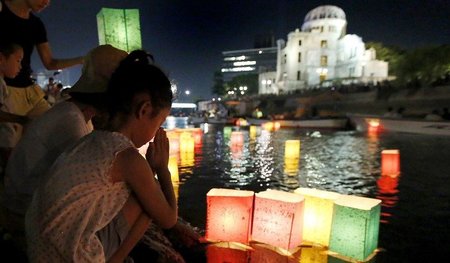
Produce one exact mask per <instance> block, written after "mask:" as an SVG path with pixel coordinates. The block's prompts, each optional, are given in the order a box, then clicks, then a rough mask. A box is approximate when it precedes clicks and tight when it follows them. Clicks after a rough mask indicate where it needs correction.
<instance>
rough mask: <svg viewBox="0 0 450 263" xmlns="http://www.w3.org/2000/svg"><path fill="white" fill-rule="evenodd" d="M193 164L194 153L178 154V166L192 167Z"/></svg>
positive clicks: (184, 152)
mask: <svg viewBox="0 0 450 263" xmlns="http://www.w3.org/2000/svg"><path fill="white" fill-rule="evenodd" d="M194 164H195V152H191V151H183V152H180V166H181V167H193V166H194Z"/></svg>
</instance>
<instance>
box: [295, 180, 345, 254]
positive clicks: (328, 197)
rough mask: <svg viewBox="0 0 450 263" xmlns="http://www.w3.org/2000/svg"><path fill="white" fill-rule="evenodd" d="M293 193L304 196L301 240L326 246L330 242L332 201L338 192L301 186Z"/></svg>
mask: <svg viewBox="0 0 450 263" xmlns="http://www.w3.org/2000/svg"><path fill="white" fill-rule="evenodd" d="M294 193H296V194H300V195H302V196H303V197H304V198H305V211H304V213H303V215H304V216H303V240H304V241H309V242H312V243H315V244H320V245H322V246H326V247H327V246H328V245H329V243H330V232H331V223H332V219H333V206H334V201H335V200H336V199H337V198H339V197H340V194H339V193H335V192H329V191H324V190H318V189H312V188H303V187H301V188H298V189H296V190H295V191H294Z"/></svg>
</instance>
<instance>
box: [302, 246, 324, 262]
mask: <svg viewBox="0 0 450 263" xmlns="http://www.w3.org/2000/svg"><path fill="white" fill-rule="evenodd" d="M297 262H301V263H327V262H328V263H331V261H328V254H327V250H326V249H325V248H321V247H314V246H312V247H302V251H301V254H300V261H297Z"/></svg>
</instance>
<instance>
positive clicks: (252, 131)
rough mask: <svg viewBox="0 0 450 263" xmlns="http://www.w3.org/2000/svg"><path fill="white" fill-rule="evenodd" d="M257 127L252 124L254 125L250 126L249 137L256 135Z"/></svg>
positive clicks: (252, 137) (253, 137)
mask: <svg viewBox="0 0 450 263" xmlns="http://www.w3.org/2000/svg"><path fill="white" fill-rule="evenodd" d="M257 129H258V127H257V126H254V125H251V126H250V128H249V135H250V139H255V138H256V135H257V133H258V130H257Z"/></svg>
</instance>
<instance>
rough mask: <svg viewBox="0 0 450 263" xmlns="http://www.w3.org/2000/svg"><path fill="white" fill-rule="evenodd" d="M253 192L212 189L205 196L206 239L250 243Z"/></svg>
mask: <svg viewBox="0 0 450 263" xmlns="http://www.w3.org/2000/svg"><path fill="white" fill-rule="evenodd" d="M253 198H254V192H253V191H244V190H233V189H222V188H213V189H211V190H209V192H208V193H207V195H206V202H207V218H206V239H207V240H209V241H234V242H240V243H248V242H249V241H250V233H251V224H252V215H253Z"/></svg>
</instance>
